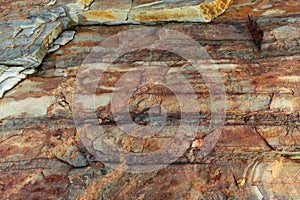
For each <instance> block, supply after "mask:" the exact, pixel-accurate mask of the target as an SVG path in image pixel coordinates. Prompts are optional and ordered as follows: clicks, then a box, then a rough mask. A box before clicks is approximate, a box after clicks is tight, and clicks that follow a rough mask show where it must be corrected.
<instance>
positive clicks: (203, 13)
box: [0, 0, 231, 98]
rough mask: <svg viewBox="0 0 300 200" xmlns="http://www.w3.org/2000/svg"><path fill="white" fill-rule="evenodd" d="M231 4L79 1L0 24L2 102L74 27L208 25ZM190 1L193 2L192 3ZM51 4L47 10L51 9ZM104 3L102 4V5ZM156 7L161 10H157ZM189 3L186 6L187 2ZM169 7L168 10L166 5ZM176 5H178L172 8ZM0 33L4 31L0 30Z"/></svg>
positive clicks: (224, 1)
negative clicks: (167, 23) (200, 23)
mask: <svg viewBox="0 0 300 200" xmlns="http://www.w3.org/2000/svg"><path fill="white" fill-rule="evenodd" d="M230 1H231V0H215V1H211V2H204V3H200V4H197V5H187V6H186V2H181V3H182V4H183V5H182V6H180V7H174V5H172V3H170V2H168V1H159V2H156V3H154V4H149V5H145V6H142V7H141V5H134V3H133V1H132V0H128V3H125V5H124V2H123V4H122V2H114V3H112V4H109V5H105V4H107V3H105V2H94V1H93V0H78V1H77V2H76V3H69V4H67V5H65V6H56V7H51V8H49V9H46V8H42V11H40V12H39V13H37V14H35V13H34V12H33V13H32V14H30V16H29V17H28V18H27V19H24V20H22V19H21V20H6V21H2V22H1V21H0V29H1V30H5V34H0V39H1V41H3V43H2V45H1V47H0V98H2V97H3V96H4V94H5V92H7V91H9V90H10V89H12V88H13V87H14V86H16V85H17V84H18V83H19V82H20V81H22V80H23V79H25V78H26V77H27V76H28V75H30V74H33V73H35V72H36V69H37V67H38V66H39V65H40V64H41V63H42V61H43V59H44V57H45V56H46V55H47V54H48V53H51V52H54V51H56V50H58V49H59V48H60V47H61V46H64V45H66V44H67V43H68V42H70V41H71V40H72V39H73V38H74V35H75V31H72V30H68V29H70V28H71V27H72V26H75V25H89V24H107V25H117V24H145V23H146V24H153V23H157V22H161V21H166V22H167V21H178V22H210V21H211V20H212V19H214V18H216V17H217V16H219V15H221V14H222V13H223V12H224V11H225V10H226V9H227V7H228V6H229V3H230ZM191 2H194V1H191ZM56 3H57V2H56V0H51V1H50V2H49V3H48V5H47V6H52V5H55V4H56ZM102 4H104V5H102ZM156 4H159V5H160V6H161V8H158V9H157V8H155V7H153V5H154V6H155V5H156ZM188 4H190V3H188ZM170 5H171V6H170ZM176 5H177V4H176ZM1 33H2V32H1Z"/></svg>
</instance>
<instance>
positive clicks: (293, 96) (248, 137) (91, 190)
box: [0, 0, 300, 199]
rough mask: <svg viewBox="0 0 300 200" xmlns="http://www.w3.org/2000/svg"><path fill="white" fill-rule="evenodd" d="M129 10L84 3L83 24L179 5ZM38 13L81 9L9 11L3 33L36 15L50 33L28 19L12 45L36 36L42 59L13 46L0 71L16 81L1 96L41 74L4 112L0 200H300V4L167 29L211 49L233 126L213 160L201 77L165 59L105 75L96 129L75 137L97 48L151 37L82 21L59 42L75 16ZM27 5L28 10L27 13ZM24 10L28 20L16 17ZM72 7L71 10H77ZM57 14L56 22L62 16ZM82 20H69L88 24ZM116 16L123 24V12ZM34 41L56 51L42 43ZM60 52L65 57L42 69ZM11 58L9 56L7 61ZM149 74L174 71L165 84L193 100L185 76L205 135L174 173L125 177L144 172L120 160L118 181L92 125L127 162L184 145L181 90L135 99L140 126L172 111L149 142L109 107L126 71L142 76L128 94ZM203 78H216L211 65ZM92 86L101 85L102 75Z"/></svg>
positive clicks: (132, 63)
mask: <svg viewBox="0 0 300 200" xmlns="http://www.w3.org/2000/svg"><path fill="white" fill-rule="evenodd" d="M129 3H130V5H131V2H127V1H126V2H123V1H112V2H110V3H105V1H101V2H100V1H95V2H91V1H79V2H78V3H76V5H79V6H78V10H74V13H75V14H76V13H84V14H82V15H85V14H87V13H88V12H89V10H98V9H99V8H101V9H106V8H107V9H109V8H110V7H109V5H113V7H112V8H114V9H115V10H121V11H124V13H126V12H127V11H126V10H128V9H130V8H135V9H136V10H139V9H144V8H143V7H141V5H143V4H146V3H147V4H148V6H149V8H150V7H151V8H153V9H159V8H160V6H161V7H163V8H165V7H167V8H172V4H160V3H155V2H154V1H133V4H132V6H128V5H129ZM198 3H199V2H198V1H191V2H190V3H188V4H185V3H182V2H181V3H178V5H179V6H185V5H186V6H193V5H197V4H198ZM40 4H45V5H46V4H47V5H48V6H49V9H51V8H52V6H54V7H55V6H59V5H64V4H65V5H68V6H69V7H70V5H73V6H74V5H75V2H72V1H57V2H55V1H50V2H42V1H41V2H36V3H26V2H23V1H7V2H1V9H2V10H3V11H2V12H1V15H2V18H1V19H3V23H4V22H5V23H9V24H11V25H12V24H13V23H15V24H16V23H17V24H18V23H20V20H21V19H25V18H28V17H29V19H32V18H34V19H35V18H36V16H31V14H30V12H29V10H32V11H34V12H36V13H38V16H44V18H43V19H45V18H46V19H48V17H49V20H50V21H49V22H47V23H43V22H39V21H38V20H37V21H34V23H33V22H32V21H26V20H25V22H26V23H25V22H24V25H26V26H24V27H25V28H24V29H25V30H27V29H28V30H27V31H28V32H27V31H24V32H23V31H21V32H20V33H18V35H17V36H16V37H15V39H12V38H9V39H12V40H15V41H22V37H25V36H26V34H29V33H32V35H31V36H30V37H26V38H28V40H26V41H28V42H29V41H35V42H36V43H30V44H32V45H33V46H34V45H35V44H38V48H41V49H43V48H44V49H43V51H40V52H41V54H40V53H39V54H34V52H36V50H37V48H30V46H26V45H28V44H29V43H26V45H25V44H24V41H22V43H20V44H19V45H16V46H15V47H11V48H9V47H7V45H9V44H10V42H8V43H7V44H6V43H5V42H4V43H2V44H1V47H0V49H1V56H2V57H1V60H2V61H1V62H2V65H1V66H0V71H1V74H4V76H5V77H8V78H7V79H6V78H2V79H0V80H2V81H0V82H1V84H2V83H3V85H1V88H2V87H4V86H5V87H8V86H11V85H15V83H16V82H17V81H19V80H20V79H23V77H24V76H25V75H26V73H27V74H31V73H33V71H32V72H31V73H29V72H28V70H29V69H28V68H32V69H36V66H37V65H39V64H38V63H42V65H41V66H40V68H39V69H38V71H37V74H34V75H30V76H28V78H27V79H25V80H24V81H23V82H21V83H20V84H19V85H17V86H16V87H15V88H14V89H12V90H10V91H8V92H7V93H6V94H5V96H4V98H2V99H1V101H0V127H1V130H0V155H1V156H0V170H1V173H0V177H1V178H0V197H1V199H299V198H300V181H299V167H300V166H299V157H300V152H299V149H300V146H299V142H300V131H299V130H300V129H299V126H300V116H299V110H300V104H299V87H300V83H299V81H300V78H299V77H300V71H299V63H300V62H299V60H300V54H299V53H300V48H299V38H300V33H299V26H300V24H299V15H300V13H299V9H297V6H298V4H299V3H298V2H297V1H296V0H294V1H293V0H288V1H248V0H238V1H233V2H232V3H231V4H230V7H229V9H228V10H227V11H226V12H225V13H224V14H223V15H221V16H219V17H218V18H217V19H216V20H214V21H213V22H212V23H209V24H201V23H163V24H157V26H158V27H164V28H169V29H173V30H177V31H180V32H182V33H184V34H186V35H188V36H190V37H191V38H193V39H194V40H196V41H197V42H198V43H199V44H201V45H202V46H203V47H205V49H206V50H207V51H208V53H209V54H210V55H211V57H212V58H213V59H214V61H215V63H216V67H217V69H218V71H219V73H220V75H221V77H222V78H223V81H222V82H223V83H224V85H225V89H226V103H227V110H226V118H225V122H224V126H223V127H222V128H220V127H219V129H218V128H216V130H220V131H221V133H222V134H221V136H220V138H219V140H218V142H217V144H216V145H215V146H214V148H213V149H212V151H211V152H210V153H209V154H208V155H207V156H204V157H203V154H202V150H203V149H202V148H203V146H205V144H206V140H205V138H207V137H208V133H207V131H208V130H210V128H209V122H210V118H211V113H212V110H211V107H210V105H211V98H210V93H209V92H210V91H209V90H208V87H207V85H206V84H205V81H204V79H203V77H202V76H201V75H199V73H197V71H195V70H194V69H193V68H191V67H190V65H189V63H188V62H187V61H186V60H184V59H182V58H181V57H179V56H177V55H175V54H173V53H170V52H167V51H162V50H157V49H156V50H152V51H150V50H146V49H144V50H139V51H134V52H130V53H128V54H125V55H123V56H122V57H120V58H119V59H118V60H117V61H116V62H115V63H114V64H113V65H111V66H110V68H108V69H107V70H106V72H105V73H104V75H103V78H102V79H101V82H100V83H99V84H98V85H97V88H96V102H97V105H96V106H95V107H93V101H92V100H91V98H89V96H83V97H82V98H83V100H84V101H83V102H84V104H82V105H80V106H81V108H82V111H83V112H84V111H85V110H86V109H95V110H96V116H97V118H94V119H91V120H88V119H86V120H87V121H86V126H84V127H82V129H76V127H75V125H74V121H73V115H72V114H74V107H78V106H76V105H74V104H75V103H76V102H74V101H73V96H72V95H73V94H74V84H75V80H76V75H77V73H78V71H79V70H80V67H81V66H80V65H81V63H82V62H83V61H84V60H85V59H86V58H87V55H88V54H89V53H90V52H91V50H92V48H93V47H95V46H97V45H99V44H100V43H101V42H103V41H104V40H105V39H107V38H109V37H110V36H112V35H115V34H117V33H119V32H121V31H124V30H130V29H134V28H139V27H142V26H141V25H121V26H99V25H97V26H86V25H87V24H92V23H95V21H93V20H91V21H84V20H83V21H80V20H82V19H83V18H82V17H79V22H84V23H83V24H82V25H84V24H85V26H75V27H73V28H72V29H71V30H68V32H63V34H62V36H61V37H59V35H60V33H61V32H60V31H62V30H63V28H62V27H63V25H64V22H68V19H69V18H68V17H67V18H65V16H64V14H63V13H66V12H62V13H61V14H62V15H59V16H58V17H57V18H55V17H54V18H51V16H52V15H51V12H50V11H49V10H48V11H44V10H43V7H42V6H40ZM52 4H53V5H52ZM7 5H9V6H7ZM26 5H27V6H28V8H30V9H21V8H22V7H24V8H25V7H26ZM14 6H16V7H18V8H20V9H19V10H18V9H15V10H14V9H12V8H13V7H14ZM68 6H66V7H65V9H64V11H66V10H68V9H70V8H68ZM97 8H98V9H97ZM88 9H89V10H88ZM10 10H11V11H12V12H9V11H10ZM54 10H55V12H54V13H57V12H58V10H60V9H58V8H55V9H54ZM75 11H76V12H75ZM125 11H126V12H125ZM68 12H69V13H71V12H70V11H68ZM97 12H98V11H97ZM97 12H95V13H97ZM5 13H6V14H5ZM8 13H9V14H8ZM41 13H44V14H43V15H42V14H41ZM95 13H90V14H95ZM71 14H72V13H71ZM75 14H74V15H71V16H81V15H78V14H76V15H75ZM102 14H103V13H102ZM117 14H119V15H120V17H121V18H122V17H124V15H123V14H122V13H121V12H118V13H116V15H117ZM248 14H249V16H248ZM30 16H31V17H30ZM88 16H92V15H89V14H88ZM46 19H45V20H46ZM65 19H66V21H64V20H65ZM90 19H94V18H92V17H91V18H90ZM98 19H99V18H98ZM122 19H123V18H122ZM10 20H11V21H10ZM12 20H15V21H13V22H12ZM27 20H28V19H27ZM74 20H75V18H74ZM22 22H23V21H22ZM100 22H101V21H100ZM97 23H99V21H98V22H97ZM113 23H115V22H112V24H113ZM57 24H59V25H58V26H55V25H57ZM3 26H4V27H5V30H7V32H8V33H14V31H15V25H13V26H7V25H3ZM9 27H10V28H9ZM26 27H28V28H26ZM47 27H49V28H48V29H47V30H50V32H51V31H52V33H53V35H51V34H50V35H47V34H46V35H43V31H42V30H45V29H44V28H47ZM57 27H58V28H57ZM57 30H59V33H58V32H57ZM9 31H10V32H9ZM31 31H33V32H31ZM38 31H41V33H38ZM74 31H75V32H76V34H75V35H74ZM1 32H4V31H1ZM47 33H49V32H47ZM23 34H24V35H23ZM36 34H40V35H43V38H44V39H45V38H48V39H47V40H48V41H51V42H49V43H48V42H47V43H45V42H44V41H45V40H44V39H43V40H34V39H33V38H34V37H35V36H36ZM29 35H30V34H29ZM0 37H1V38H6V37H7V35H6V34H1V35H0ZM57 37H59V38H58V39H56V38H57ZM16 38H17V39H16ZM30 38H31V39H30ZM38 38H40V36H39V37H38ZM72 38H73V39H72ZM54 39H56V40H54ZM69 40H71V41H70V42H69V43H68V41H69ZM3 41H6V40H3ZM8 41H9V40H8ZM16 44H17V43H16ZM46 44H47V45H46ZM115 44H116V43H112V44H111V45H115ZM171 44H173V43H171ZM43 45H45V46H43ZM56 45H59V46H61V47H57V46H56ZM175 45H176V44H174V46H175ZM50 49H52V50H51V51H54V50H56V49H57V50H56V51H54V52H53V53H51V54H49V55H48V56H46V58H44V60H43V59H42V58H43V57H44V56H45V54H46V52H48V51H49V50H50ZM31 50H32V51H31ZM20 51H24V52H25V53H24V54H22V55H24V57H21V58H22V59H21V60H20V56H19V55H18V53H19V52H20ZM11 52H13V53H11ZM3 56H8V57H9V56H11V57H9V59H6V60H5V59H4V58H3ZM14 56H15V57H14ZM32 56H35V57H34V60H33V61H32V59H29V58H33V57H32ZM23 58H24V59H23ZM9 61H11V62H12V64H9ZM31 63H33V64H31ZM143 65H148V66H169V69H168V70H163V69H161V71H160V72H159V73H158V74H162V73H164V76H163V77H167V78H169V79H167V78H166V81H169V82H168V83H169V84H171V85H173V86H174V88H176V89H177V90H175V92H177V93H178V92H180V91H183V90H182V88H184V87H185V85H182V84H178V83H177V82H176V80H175V81H174V80H172V79H171V78H172V76H174V75H176V73H181V74H183V75H184V76H185V77H186V79H187V80H188V81H190V85H191V86H192V88H193V89H194V91H195V94H196V100H197V102H198V103H199V108H198V109H199V111H200V114H199V117H200V123H199V126H198V131H197V133H196V134H195V135H194V136H193V137H189V138H187V140H186V142H187V144H186V143H183V144H182V145H188V148H187V150H186V151H185V152H184V153H183V154H182V155H181V156H180V158H178V159H177V160H176V161H175V162H174V163H173V164H172V165H169V166H168V167H166V168H163V169H160V170H157V171H153V172H147V173H128V172H124V171H122V170H125V169H126V164H130V162H131V164H134V163H132V162H134V160H133V161H132V160H128V158H127V160H126V163H124V160H122V157H118V158H117V159H113V160H112V161H118V162H120V163H118V162H117V163H113V164H115V165H117V166H118V167H119V168H118V169H119V170H117V169H113V168H110V167H109V166H108V165H107V163H102V162H100V161H99V155H100V156H101V153H103V151H105V147H106V146H105V144H104V143H102V140H101V138H100V137H93V135H88V134H87V135H84V133H85V132H84V131H85V130H86V129H85V128H87V127H88V126H93V125H97V126H99V124H100V126H101V127H102V128H103V129H104V133H105V134H104V136H106V137H107V138H108V139H109V141H110V142H112V143H113V144H114V145H115V146H117V147H119V148H121V149H123V150H124V151H128V152H135V153H147V152H153V151H155V150H157V149H161V148H165V144H166V141H168V140H171V139H172V138H174V130H176V129H178V127H179V125H180V115H178V113H180V111H181V108H180V105H179V103H178V100H177V99H176V96H175V95H174V91H173V93H172V92H170V90H167V89H165V88H162V87H158V86H156V85H149V86H148V88H146V89H145V90H144V89H143V88H142V89H141V90H140V91H136V95H135V96H134V97H133V98H132V99H130V101H129V105H130V109H131V110H130V112H131V117H132V118H133V119H134V120H135V122H136V123H138V124H140V125H143V124H149V123H150V122H151V119H150V117H149V116H150V114H149V112H148V111H147V110H148V109H149V107H150V106H151V105H152V104H159V105H161V106H162V107H164V108H165V109H166V112H167V113H168V118H167V119H168V121H167V122H163V121H160V119H161V118H160V115H159V114H160V112H158V113H157V112H155V111H156V110H153V112H154V113H152V119H158V121H157V120H156V121H155V122H156V124H153V125H152V126H153V127H156V126H159V125H160V124H159V123H157V122H162V123H163V124H164V125H165V126H164V127H163V129H162V130H161V131H158V132H157V133H156V134H155V135H153V137H150V138H144V139H140V138H136V137H133V136H132V135H128V134H126V133H124V131H122V130H120V129H119V128H118V126H117V125H116V124H115V118H114V116H112V114H111V113H112V110H113V109H114V108H112V107H111V105H110V104H111V103H110V99H111V98H112V93H113V91H114V89H115V88H116V86H115V84H116V83H117V81H118V80H119V79H120V78H121V77H122V75H123V74H124V73H125V72H127V71H135V72H136V73H134V74H135V75H136V76H132V77H130V81H131V82H130V83H127V85H124V88H125V89H126V88H128V87H133V86H140V85H141V84H142V83H143V81H145V79H144V77H146V75H147V73H146V72H145V71H143V70H141V69H140V67H141V66H143ZM203 66H205V65H203ZM205 67H207V68H208V69H209V67H210V65H208V66H205ZM154 69H155V68H154ZM153 71H154V73H155V70H153ZM23 74H25V75H23ZM90 76H91V78H92V79H93V78H97V77H96V73H95V72H92V73H90ZM93 76H94V77H93ZM15 79H16V80H15ZM92 79H91V80H92ZM86 81H89V80H88V79H82V83H84V84H88V82H86ZM79 87H80V85H79ZM185 95H187V96H188V95H189V94H185ZM220 103H223V102H220ZM158 111H159V109H158ZM155 117H157V118H155ZM123 122H124V123H128V122H127V121H123ZM134 134H139V132H138V131H137V132H136V133H134ZM84 143H88V144H90V145H89V146H87V145H84ZM168 150H170V151H172V150H173V149H168ZM175 150H176V149H175ZM104 153H108V152H104ZM100 160H101V158H100ZM162 161H163V160H162ZM136 164H140V163H138V162H137V163H136ZM147 164H148V163H147ZM127 167H128V166H127ZM150 167H151V165H150Z"/></svg>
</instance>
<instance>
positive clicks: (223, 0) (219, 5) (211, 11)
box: [199, 0, 231, 19]
mask: <svg viewBox="0 0 300 200" xmlns="http://www.w3.org/2000/svg"><path fill="white" fill-rule="evenodd" d="M230 2H231V0H216V1H212V2H205V3H201V4H200V5H199V7H200V11H201V14H202V16H203V18H205V19H213V18H216V17H218V16H219V15H221V14H222V13H223V12H224V11H225V10H226V9H227V8H228V6H229V4H230Z"/></svg>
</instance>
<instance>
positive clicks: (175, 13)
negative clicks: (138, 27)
mask: <svg viewBox="0 0 300 200" xmlns="http://www.w3.org/2000/svg"><path fill="white" fill-rule="evenodd" d="M199 17H200V13H199V9H198V8H197V7H195V6H184V7H180V8H165V9H159V10H150V11H149V10H138V11H132V13H131V16H130V18H131V19H132V20H135V21H140V22H146V21H172V20H174V21H196V20H197V19H199Z"/></svg>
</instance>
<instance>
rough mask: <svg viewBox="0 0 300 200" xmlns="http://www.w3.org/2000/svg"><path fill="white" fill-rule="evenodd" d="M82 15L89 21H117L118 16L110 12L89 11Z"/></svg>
mask: <svg viewBox="0 0 300 200" xmlns="http://www.w3.org/2000/svg"><path fill="white" fill-rule="evenodd" d="M82 15H83V16H84V17H85V18H89V19H91V18H92V19H105V20H115V19H116V16H115V15H114V13H113V12H112V11H110V10H89V11H86V12H84V13H82Z"/></svg>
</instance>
